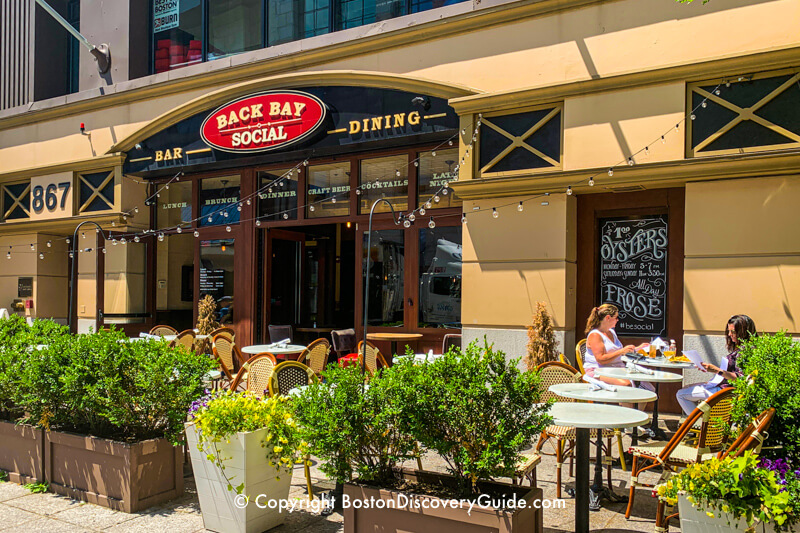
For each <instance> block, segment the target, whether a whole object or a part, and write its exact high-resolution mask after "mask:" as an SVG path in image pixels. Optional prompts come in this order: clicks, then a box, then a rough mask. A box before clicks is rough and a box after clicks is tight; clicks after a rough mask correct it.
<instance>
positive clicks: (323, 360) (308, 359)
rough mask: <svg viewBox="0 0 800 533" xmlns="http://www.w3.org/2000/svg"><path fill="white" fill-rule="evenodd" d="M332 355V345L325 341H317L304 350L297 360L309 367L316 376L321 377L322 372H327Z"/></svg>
mask: <svg viewBox="0 0 800 533" xmlns="http://www.w3.org/2000/svg"><path fill="white" fill-rule="evenodd" d="M330 353H331V343H329V342H328V341H327V340H325V339H317V340H315V341H314V342H312V343H311V344H309V345H308V346H307V347H306V349H305V350H303V353H301V354H300V357H298V358H297V360H298V361H300V362H301V363H303V364H306V365H308V366H309V367H310V368H311V370H313V371H314V373H315V374H316V375H319V373H320V372H322V371H323V370H325V366H326V365H327V364H328V355H329V354H330Z"/></svg>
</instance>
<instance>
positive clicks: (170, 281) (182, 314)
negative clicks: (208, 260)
mask: <svg viewBox="0 0 800 533" xmlns="http://www.w3.org/2000/svg"><path fill="white" fill-rule="evenodd" d="M170 190H172V187H171V186H170ZM162 197H163V193H162ZM155 245H156V323H157V324H169V325H170V326H172V327H173V328H175V329H177V330H178V331H183V330H185V329H190V328H193V327H194V325H193V322H192V319H193V311H194V290H193V289H194V246H195V238H194V237H193V236H192V234H191V233H184V234H182V235H177V234H173V235H169V236H167V237H166V238H165V239H164V240H159V241H156V242H155Z"/></svg>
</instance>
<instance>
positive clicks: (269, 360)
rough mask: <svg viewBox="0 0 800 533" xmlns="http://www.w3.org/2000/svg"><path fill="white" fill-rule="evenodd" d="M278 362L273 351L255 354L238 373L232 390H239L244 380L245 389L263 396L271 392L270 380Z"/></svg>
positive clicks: (232, 384)
mask: <svg viewBox="0 0 800 533" xmlns="http://www.w3.org/2000/svg"><path fill="white" fill-rule="evenodd" d="M277 364H278V363H277V361H276V360H275V356H274V355H272V354H271V353H267V352H264V353H260V354H258V355H254V356H253V357H251V358H250V359H248V361H247V362H246V363H245V364H243V365H242V368H240V369H239V372H237V373H236V377H235V378H234V380H233V383H231V390H232V391H236V390H238V388H239V385H240V384H241V383H242V382H244V384H245V386H244V390H246V391H251V392H252V393H253V394H255V395H256V396H257V397H258V398H261V397H262V396H264V395H265V394H268V393H269V380H270V378H271V377H272V373H273V372H274V371H275V367H276V366H277Z"/></svg>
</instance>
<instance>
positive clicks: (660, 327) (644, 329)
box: [600, 215, 668, 337]
mask: <svg viewBox="0 0 800 533" xmlns="http://www.w3.org/2000/svg"><path fill="white" fill-rule="evenodd" d="M667 237H668V232H667V215H657V216H642V217H627V218H606V219H601V220H600V302H601V303H612V304H614V305H616V306H617V307H619V323H618V324H617V327H616V332H617V334H618V335H631V336H637V337H648V336H657V335H658V336H660V335H664V334H666V326H667V242H668V238H667Z"/></svg>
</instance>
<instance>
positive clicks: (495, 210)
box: [492, 207, 500, 218]
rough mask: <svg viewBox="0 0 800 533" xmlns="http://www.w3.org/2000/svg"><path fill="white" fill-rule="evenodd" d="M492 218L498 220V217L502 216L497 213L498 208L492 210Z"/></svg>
mask: <svg viewBox="0 0 800 533" xmlns="http://www.w3.org/2000/svg"><path fill="white" fill-rule="evenodd" d="M492 216H493V217H494V218H497V217H499V216H500V213H498V212H497V208H496V207H493V208H492Z"/></svg>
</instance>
